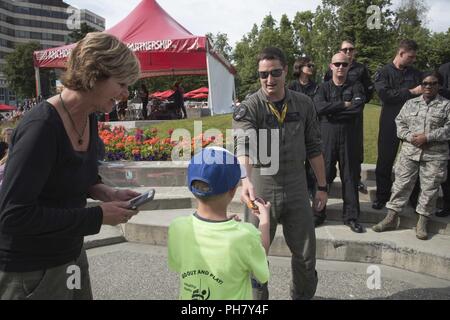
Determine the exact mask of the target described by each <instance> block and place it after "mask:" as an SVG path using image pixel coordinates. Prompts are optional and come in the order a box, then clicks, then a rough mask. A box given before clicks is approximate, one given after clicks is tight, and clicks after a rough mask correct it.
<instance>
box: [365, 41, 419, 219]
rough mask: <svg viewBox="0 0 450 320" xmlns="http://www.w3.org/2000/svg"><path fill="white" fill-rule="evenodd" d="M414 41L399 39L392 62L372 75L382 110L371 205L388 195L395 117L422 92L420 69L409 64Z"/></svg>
mask: <svg viewBox="0 0 450 320" xmlns="http://www.w3.org/2000/svg"><path fill="white" fill-rule="evenodd" d="M417 50H418V46H417V44H416V43H415V42H414V41H413V40H402V41H401V42H400V45H399V49H398V51H397V55H396V57H395V59H394V61H393V62H392V63H389V64H387V65H385V66H384V67H382V68H381V69H380V70H379V71H378V72H377V74H376V75H375V90H376V91H377V93H378V96H379V97H380V100H381V104H382V109H381V115H380V126H379V127H380V130H379V134H378V159H377V166H376V170H375V174H376V180H377V199H376V200H375V201H374V203H373V205H372V207H373V208H374V209H378V210H379V209H381V208H383V207H384V205H385V204H386V202H387V201H389V199H390V196H391V188H392V167H393V165H394V160H395V156H396V155H397V151H398V147H399V143H400V140H399V139H398V137H397V127H396V125H395V118H396V117H397V115H398V114H399V112H400V109H401V108H402V107H403V105H404V104H405V103H406V101H408V100H410V99H412V98H415V97H417V96H419V95H420V94H422V87H421V86H420V80H421V76H422V74H421V72H420V71H418V70H416V69H414V68H413V67H411V65H412V64H413V63H414V62H415V60H416V52H417Z"/></svg>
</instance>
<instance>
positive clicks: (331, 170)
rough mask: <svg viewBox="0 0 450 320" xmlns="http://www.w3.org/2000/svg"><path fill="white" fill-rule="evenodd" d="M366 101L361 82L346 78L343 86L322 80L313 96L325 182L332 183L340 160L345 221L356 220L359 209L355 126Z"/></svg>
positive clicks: (357, 147) (357, 148)
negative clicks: (323, 161)
mask: <svg viewBox="0 0 450 320" xmlns="http://www.w3.org/2000/svg"><path fill="white" fill-rule="evenodd" d="M365 101H366V97H365V95H364V88H363V86H362V85H361V83H359V82H354V83H352V82H350V81H348V80H347V81H346V82H345V83H344V85H342V86H336V85H335V84H334V82H333V80H330V81H327V82H324V83H323V84H322V85H321V86H320V87H319V90H318V91H317V94H316V96H315V97H314V104H315V106H316V110H317V114H318V116H319V119H320V127H321V133H322V147H323V154H324V158H325V172H326V176H327V183H328V184H331V183H332V182H333V180H334V177H335V176H336V162H339V172H340V176H341V181H342V198H343V200H344V205H343V220H344V222H345V223H347V222H349V221H352V220H353V221H356V220H357V218H358V216H359V212H360V210H359V195H358V186H357V184H358V180H359V164H360V163H359V161H360V159H359V156H358V154H359V153H358V150H359V145H358V144H357V142H358V137H357V135H355V128H356V127H357V122H358V121H359V116H360V114H361V112H362V110H363V107H364V103H365ZM345 102H351V103H352V106H351V107H345V105H344V103H345ZM322 214H324V212H323V213H322Z"/></svg>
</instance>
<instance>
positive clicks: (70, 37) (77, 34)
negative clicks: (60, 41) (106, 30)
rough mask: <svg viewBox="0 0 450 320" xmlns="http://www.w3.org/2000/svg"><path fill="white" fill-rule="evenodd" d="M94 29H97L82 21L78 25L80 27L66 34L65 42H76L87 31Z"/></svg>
mask: <svg viewBox="0 0 450 320" xmlns="http://www.w3.org/2000/svg"><path fill="white" fill-rule="evenodd" d="M95 31H97V30H96V29H94V28H92V27H91V26H89V25H87V24H86V22H83V23H82V24H81V25H80V29H76V30H73V31H72V32H71V33H69V34H68V35H67V40H66V44H69V43H75V42H78V41H80V40H81V39H83V38H84V37H85V36H86V35H87V34H88V33H89V32H95Z"/></svg>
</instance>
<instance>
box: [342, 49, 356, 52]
mask: <svg viewBox="0 0 450 320" xmlns="http://www.w3.org/2000/svg"><path fill="white" fill-rule="evenodd" d="M341 51H342V52H347V51H350V52H353V51H355V48H342V49H341Z"/></svg>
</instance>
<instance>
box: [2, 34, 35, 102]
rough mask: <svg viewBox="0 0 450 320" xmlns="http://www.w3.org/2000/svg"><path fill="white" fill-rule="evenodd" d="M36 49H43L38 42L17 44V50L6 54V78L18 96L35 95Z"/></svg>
mask: <svg viewBox="0 0 450 320" xmlns="http://www.w3.org/2000/svg"><path fill="white" fill-rule="evenodd" d="M36 50H41V45H40V44H39V43H38V42H29V43H24V44H17V45H16V48H15V50H14V51H13V52H11V53H10V54H8V55H7V56H6V66H5V70H4V71H5V75H6V80H7V81H8V84H9V87H10V88H11V89H13V90H14V91H15V92H16V95H17V96H18V98H25V97H32V96H34V95H35V92H36V86H35V76H34V64H33V52H34V51H36Z"/></svg>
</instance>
